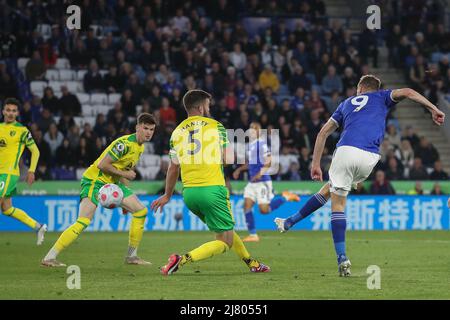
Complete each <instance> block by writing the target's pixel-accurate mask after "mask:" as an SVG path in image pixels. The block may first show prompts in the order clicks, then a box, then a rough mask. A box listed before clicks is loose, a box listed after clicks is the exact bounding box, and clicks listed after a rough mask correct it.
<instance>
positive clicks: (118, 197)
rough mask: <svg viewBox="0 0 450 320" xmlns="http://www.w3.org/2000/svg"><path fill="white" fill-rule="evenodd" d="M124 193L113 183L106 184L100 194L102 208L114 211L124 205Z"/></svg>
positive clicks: (99, 199) (99, 200)
mask: <svg viewBox="0 0 450 320" xmlns="http://www.w3.org/2000/svg"><path fill="white" fill-rule="evenodd" d="M122 199H123V192H122V190H121V189H120V188H119V187H118V186H117V185H116V184H113V183H108V184H105V185H104V186H103V187H101V188H100V190H99V192H98V202H99V203H100V204H101V205H102V207H105V208H108V209H113V208H116V207H118V206H120V204H121V203H122Z"/></svg>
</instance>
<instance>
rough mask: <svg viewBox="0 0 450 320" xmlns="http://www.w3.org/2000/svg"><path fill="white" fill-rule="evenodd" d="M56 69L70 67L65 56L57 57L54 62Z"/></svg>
mask: <svg viewBox="0 0 450 320" xmlns="http://www.w3.org/2000/svg"><path fill="white" fill-rule="evenodd" d="M55 68H56V69H70V62H69V60H68V59H66V58H58V60H56V64H55Z"/></svg>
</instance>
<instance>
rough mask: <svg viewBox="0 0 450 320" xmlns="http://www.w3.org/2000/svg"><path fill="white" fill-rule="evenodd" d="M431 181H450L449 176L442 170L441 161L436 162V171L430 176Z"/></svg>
mask: <svg viewBox="0 0 450 320" xmlns="http://www.w3.org/2000/svg"><path fill="white" fill-rule="evenodd" d="M430 180H448V174H447V172H445V171H444V169H443V168H442V163H441V161H439V160H438V161H436V162H435V163H434V170H433V172H432V173H431V174H430Z"/></svg>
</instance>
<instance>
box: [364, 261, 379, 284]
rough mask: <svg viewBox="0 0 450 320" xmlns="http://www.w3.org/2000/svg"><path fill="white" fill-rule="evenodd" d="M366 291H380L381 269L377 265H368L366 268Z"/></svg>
mask: <svg viewBox="0 0 450 320" xmlns="http://www.w3.org/2000/svg"><path fill="white" fill-rule="evenodd" d="M366 273H367V274H368V275H369V277H368V278H367V289H369V290H380V289H381V269H380V267H379V266H377V265H370V266H368V267H367V271H366Z"/></svg>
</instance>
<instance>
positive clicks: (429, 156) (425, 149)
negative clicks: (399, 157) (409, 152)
mask: <svg viewBox="0 0 450 320" xmlns="http://www.w3.org/2000/svg"><path fill="white" fill-rule="evenodd" d="M415 155H416V157H419V158H421V159H422V163H423V165H424V166H425V167H429V168H432V167H433V164H434V162H435V161H437V160H438V159H439V154H438V152H437V150H436V148H435V147H434V146H433V145H432V144H431V142H429V141H428V139H427V138H425V137H421V138H420V143H419V146H418V147H417V150H416V151H415Z"/></svg>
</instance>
